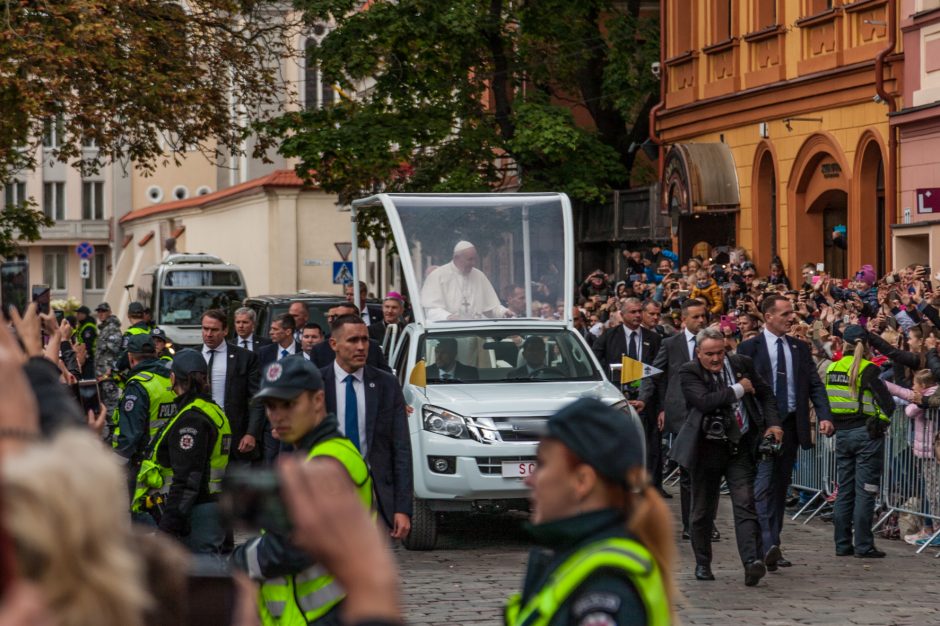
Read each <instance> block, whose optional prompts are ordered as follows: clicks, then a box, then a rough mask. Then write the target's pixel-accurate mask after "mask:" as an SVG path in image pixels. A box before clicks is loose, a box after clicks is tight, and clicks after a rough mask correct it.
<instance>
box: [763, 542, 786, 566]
mask: <svg viewBox="0 0 940 626" xmlns="http://www.w3.org/2000/svg"><path fill="white" fill-rule="evenodd" d="M782 558H783V554H781V553H780V548H779V547H777V546H770V550H767V554H765V555H764V565H766V566H767V571H768V572H776V571H777V564H778V563H779V562H780V559H782Z"/></svg>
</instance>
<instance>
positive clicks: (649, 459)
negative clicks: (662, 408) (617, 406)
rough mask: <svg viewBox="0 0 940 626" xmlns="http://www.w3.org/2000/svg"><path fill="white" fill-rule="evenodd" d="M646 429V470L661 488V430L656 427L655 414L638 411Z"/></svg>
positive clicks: (653, 482) (654, 482) (653, 483)
mask: <svg viewBox="0 0 940 626" xmlns="http://www.w3.org/2000/svg"><path fill="white" fill-rule="evenodd" d="M640 418H641V419H642V420H643V426H644V427H645V430H646V471H647V472H648V473H649V476H650V482H651V483H652V485H653V486H654V487H656V488H657V489H662V488H663V431H661V430H659V428H657V427H656V415H655V414H654V415H650V414H649V413H648V412H647V411H644V412H642V413H640Z"/></svg>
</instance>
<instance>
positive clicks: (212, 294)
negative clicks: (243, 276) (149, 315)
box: [157, 289, 248, 326]
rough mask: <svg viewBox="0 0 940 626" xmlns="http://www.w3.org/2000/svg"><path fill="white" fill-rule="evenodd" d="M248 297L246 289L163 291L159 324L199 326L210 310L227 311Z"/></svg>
mask: <svg viewBox="0 0 940 626" xmlns="http://www.w3.org/2000/svg"><path fill="white" fill-rule="evenodd" d="M247 295H248V294H247V293H245V290H244V289H163V290H161V291H160V313H159V317H158V318H157V324H169V325H175V326H198V325H199V324H200V320H201V319H202V314H203V313H205V312H206V311H208V310H209V309H222V310H224V311H227V310H228V309H229V307H230V306H231V304H232V303H235V302H241V301H242V300H243V299H244V298H245V297H246V296H247Z"/></svg>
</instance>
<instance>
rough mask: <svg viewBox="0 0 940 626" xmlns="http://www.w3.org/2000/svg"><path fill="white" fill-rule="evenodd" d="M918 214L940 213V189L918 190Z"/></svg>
mask: <svg viewBox="0 0 940 626" xmlns="http://www.w3.org/2000/svg"><path fill="white" fill-rule="evenodd" d="M917 212H918V213H940V188H937V187H932V188H929V189H918V190H917Z"/></svg>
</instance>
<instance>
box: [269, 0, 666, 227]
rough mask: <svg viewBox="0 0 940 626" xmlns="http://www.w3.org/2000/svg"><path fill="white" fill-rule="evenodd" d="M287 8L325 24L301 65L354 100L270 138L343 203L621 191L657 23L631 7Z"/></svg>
mask: <svg viewBox="0 0 940 626" xmlns="http://www.w3.org/2000/svg"><path fill="white" fill-rule="evenodd" d="M296 4H297V6H298V7H299V8H302V9H303V11H304V12H305V15H306V17H307V20H308V22H311V23H316V22H324V23H332V24H334V25H335V28H334V29H333V30H331V31H330V32H329V33H328V34H327V35H326V37H325V38H324V39H323V40H322V42H321V44H320V45H319V47H317V48H316V49H314V50H313V51H312V53H311V55H310V58H309V59H308V62H309V63H316V64H318V65H319V66H320V68H321V71H322V72H323V75H324V77H325V78H326V79H328V80H329V81H331V82H333V83H334V84H336V85H337V86H338V88H339V89H338V91H339V92H340V93H341V94H343V95H345V94H347V93H350V94H351V93H355V94H356V95H355V96H352V97H342V98H341V99H340V100H339V101H338V102H337V103H336V104H335V105H333V106H329V107H326V108H323V109H320V110H305V111H301V112H296V113H290V114H287V115H285V116H284V117H282V118H281V119H280V120H278V121H277V122H276V123H275V124H274V127H275V129H276V132H278V133H280V134H281V135H282V136H283V137H284V143H283V145H282V148H281V149H282V152H283V153H284V154H285V155H287V156H292V157H299V159H300V161H301V163H300V166H299V167H298V171H299V172H305V173H308V174H309V175H310V176H311V177H313V178H315V179H316V181H317V183H318V184H319V185H321V186H322V188H324V189H326V190H328V191H332V192H336V193H339V194H340V197H341V198H342V199H343V200H344V201H348V200H350V199H352V198H355V197H358V196H361V195H362V194H363V193H369V192H371V191H374V190H379V189H382V190H388V191H485V190H492V189H493V188H498V187H500V186H501V185H503V186H506V185H507V184H512V183H513V182H515V183H517V184H518V183H521V189H523V190H529V191H545V190H552V191H565V192H567V193H568V194H569V195H570V196H571V197H572V198H574V199H576V200H579V201H582V202H585V203H597V202H601V201H603V199H604V197H605V195H606V193H607V192H608V191H609V190H610V189H611V187H612V186H625V185H626V184H627V183H628V181H629V176H630V170H631V168H632V167H633V162H634V156H635V151H632V150H631V149H630V147H631V144H633V143H634V142H635V143H636V144H639V143H642V142H643V141H644V139H645V138H646V136H647V129H648V124H647V118H648V112H649V110H650V108H651V107H652V105H653V104H654V103H655V101H656V99H657V98H658V81H657V80H656V78H655V77H654V76H653V75H652V74H651V72H650V71H649V67H650V63H652V62H653V61H654V60H657V59H658V54H659V44H658V36H659V35H658V23H657V21H656V19H655V18H654V19H649V18H646V17H643V16H641V15H640V1H639V0H631V1H627V2H615V1H613V0H578V1H577V2H573V1H571V0H539V1H533V0H528V1H525V0H524V1H522V2H509V1H508V0H447V1H441V0H398V1H395V2H392V1H388V0H379V1H377V2H373V3H371V4H370V5H368V7H367V8H361V7H360V5H361V3H360V2H357V1H356V0H296ZM367 219H368V216H367Z"/></svg>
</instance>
